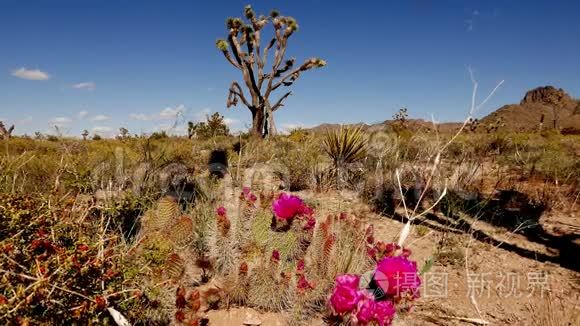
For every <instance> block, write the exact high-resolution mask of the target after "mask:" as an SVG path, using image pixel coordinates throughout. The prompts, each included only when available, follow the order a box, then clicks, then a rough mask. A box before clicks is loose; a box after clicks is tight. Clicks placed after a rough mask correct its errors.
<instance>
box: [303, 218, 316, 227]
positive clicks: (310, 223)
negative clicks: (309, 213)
mask: <svg viewBox="0 0 580 326" xmlns="http://www.w3.org/2000/svg"><path fill="white" fill-rule="evenodd" d="M315 226H316V219H315V218H314V217H310V218H309V219H308V221H306V224H305V225H304V230H313V229H314V227H315Z"/></svg>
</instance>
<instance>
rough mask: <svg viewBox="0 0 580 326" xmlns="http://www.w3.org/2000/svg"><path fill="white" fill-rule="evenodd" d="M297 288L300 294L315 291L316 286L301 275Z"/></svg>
mask: <svg viewBox="0 0 580 326" xmlns="http://www.w3.org/2000/svg"><path fill="white" fill-rule="evenodd" d="M296 288H297V289H298V291H299V292H301V293H304V292H305V291H306V290H311V289H314V285H313V284H312V283H310V281H308V280H307V279H306V276H304V275H300V277H299V278H298V283H297V284H296Z"/></svg>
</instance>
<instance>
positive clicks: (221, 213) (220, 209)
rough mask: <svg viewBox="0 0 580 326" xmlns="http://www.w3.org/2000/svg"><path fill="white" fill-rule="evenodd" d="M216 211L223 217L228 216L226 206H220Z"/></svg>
mask: <svg viewBox="0 0 580 326" xmlns="http://www.w3.org/2000/svg"><path fill="white" fill-rule="evenodd" d="M216 212H217V215H218V216H221V217H225V216H226V208H225V207H223V206H220V207H218V208H217V210H216Z"/></svg>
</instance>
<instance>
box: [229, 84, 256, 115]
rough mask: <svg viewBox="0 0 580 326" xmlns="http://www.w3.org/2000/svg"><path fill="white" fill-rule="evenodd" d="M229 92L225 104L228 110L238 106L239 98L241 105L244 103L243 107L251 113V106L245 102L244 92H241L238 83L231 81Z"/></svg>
mask: <svg viewBox="0 0 580 326" xmlns="http://www.w3.org/2000/svg"><path fill="white" fill-rule="evenodd" d="M229 91H230V92H229V94H228V100H227V103H226V105H227V107H228V108H229V107H230V106H232V105H233V106H236V105H237V104H238V98H239V99H240V100H242V103H244V105H245V106H247V107H248V109H250V111H252V104H251V103H249V102H248V100H246V97H245V96H244V91H243V90H242V88H241V87H240V84H238V82H236V81H233V82H232V85H231V86H230V89H229Z"/></svg>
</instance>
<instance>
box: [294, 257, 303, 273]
mask: <svg viewBox="0 0 580 326" xmlns="http://www.w3.org/2000/svg"><path fill="white" fill-rule="evenodd" d="M296 274H304V259H300V260H299V261H298V263H296Z"/></svg>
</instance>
